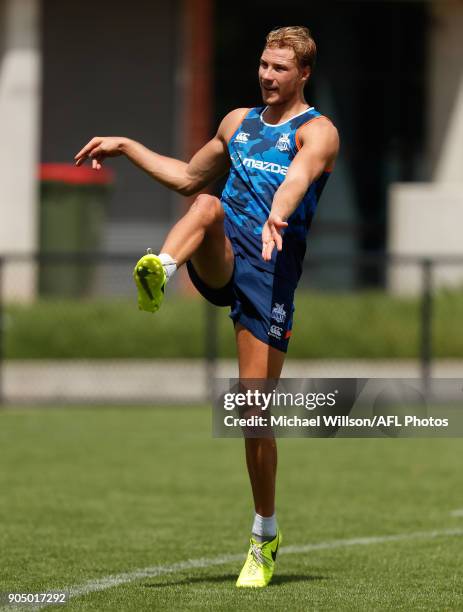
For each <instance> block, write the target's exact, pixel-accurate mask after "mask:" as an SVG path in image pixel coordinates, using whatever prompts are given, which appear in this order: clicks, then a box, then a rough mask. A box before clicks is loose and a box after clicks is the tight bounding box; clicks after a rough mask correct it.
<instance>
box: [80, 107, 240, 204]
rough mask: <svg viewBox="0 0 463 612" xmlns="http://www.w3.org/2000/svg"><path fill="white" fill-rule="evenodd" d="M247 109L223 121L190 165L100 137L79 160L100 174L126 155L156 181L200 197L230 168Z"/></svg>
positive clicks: (119, 139) (120, 139)
mask: <svg viewBox="0 0 463 612" xmlns="http://www.w3.org/2000/svg"><path fill="white" fill-rule="evenodd" d="M246 111H247V109H243V108H239V109H236V110H234V111H231V112H230V113H228V115H227V116H226V117H225V118H224V119H223V120H222V122H221V124H220V126H219V129H218V130H217V133H216V135H215V136H214V138H212V139H211V140H210V141H209V142H208V143H207V144H205V145H204V146H203V147H202V148H201V149H200V150H199V151H198V152H197V153H196V154H195V155H194V156H193V157H192V158H191V160H190V161H189V162H188V163H186V162H183V161H180V160H178V159H174V158H172V157H166V156H164V155H159V153H155V152H154V151H151V150H150V149H148V148H146V147H145V146H144V145H142V144H140V143H139V142H136V141H135V140H130V139H129V138H123V137H120V136H104V137H100V136H97V137H95V138H92V140H91V141H90V142H89V143H88V144H87V145H85V147H84V148H83V149H81V150H80V151H79V153H77V155H76V156H75V158H74V159H75V163H76V165H77V166H80V165H81V164H83V163H84V162H85V160H86V159H91V160H92V167H93V168H94V169H95V170H99V169H100V168H101V165H102V163H103V161H104V160H105V159H106V158H107V157H117V156H119V155H125V156H126V157H127V158H128V159H129V160H130V161H131V162H132V163H134V164H135V165H136V166H138V167H139V168H141V169H142V170H144V171H145V172H147V173H148V174H149V175H150V176H151V177H152V178H154V179H155V180H156V181H158V182H159V183H161V184H162V185H164V186H165V187H168V188H169V189H173V190H174V191H177V192H178V193H181V194H182V195H186V196H189V195H193V194H195V193H198V192H199V191H201V189H203V188H204V187H206V185H208V184H209V183H211V182H213V181H214V180H216V179H217V178H219V177H220V176H222V175H223V174H224V173H225V172H227V170H228V168H229V157H228V149H227V145H228V141H229V140H230V138H231V136H232V135H233V133H234V132H235V130H236V128H237V127H238V125H239V124H240V123H241V121H242V119H243V117H244V115H245V113H246Z"/></svg>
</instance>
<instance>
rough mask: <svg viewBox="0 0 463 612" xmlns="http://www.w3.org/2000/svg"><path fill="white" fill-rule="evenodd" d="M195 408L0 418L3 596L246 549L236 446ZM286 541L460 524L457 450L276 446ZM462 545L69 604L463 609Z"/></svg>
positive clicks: (179, 583) (385, 548) (440, 540)
mask: <svg viewBox="0 0 463 612" xmlns="http://www.w3.org/2000/svg"><path fill="white" fill-rule="evenodd" d="M210 426H211V420H210V413H209V409H207V408H187V407H179V408H158V409H137V408H126V409H110V408H102V409H99V410H96V409H83V408H82V409H65V410H42V409H40V410H39V409H33V410H26V409H11V410H4V411H2V412H1V413H0V464H1V469H0V490H1V492H2V495H1V497H0V524H1V526H2V528H1V530H0V567H1V576H0V592H2V591H3V592H5V591H10V590H11V591H21V592H25V591H27V592H29V591H42V590H44V589H56V588H59V587H63V586H66V585H81V584H82V583H85V582H86V581H87V580H95V579H97V578H101V577H105V576H108V575H110V574H118V573H121V572H130V571H133V570H135V569H138V568H144V567H148V566H155V565H169V564H172V563H175V562H179V561H183V560H186V559H189V558H194V559H195V558H199V557H208V558H209V557H215V556H218V555H224V554H234V553H242V554H243V558H244V554H245V552H246V548H247V536H248V531H249V527H250V521H251V518H252V513H251V503H250V493H249V486H248V483H247V476H246V473H245V469H244V461H243V449H242V441H241V440H220V439H212V438H211V435H210ZM279 449H280V456H279V483H278V513H279V519H280V524H281V526H282V528H283V532H284V537H285V541H284V546H287V545H301V544H306V543H317V542H325V541H332V540H338V539H346V538H354V537H365V536H376V535H390V534H409V533H413V532H417V531H426V532H427V531H431V530H441V529H445V528H462V529H463V519H462V518H458V517H452V516H451V515H450V512H451V511H452V510H455V509H457V508H462V507H463V494H462V491H461V473H462V467H463V454H462V450H463V441H462V440H451V439H446V440H437V439H434V440H411V439H408V440H407V439H405V440H404V439H401V440H391V439H387V440H383V439H371V440H367V439H364V440H353V439H326V440H320V439H310V440H308V439H305V440H296V439H287V440H280V441H279ZM462 543H463V539H462V536H453V537H452V536H443V537H437V538H434V539H431V538H429V539H427V538H422V539H416V540H402V541H400V540H398V541H391V542H384V543H377V544H370V545H368V546H361V545H358V546H349V547H342V546H340V547H334V548H331V549H330V548H328V549H323V550H314V551H312V552H310V553H307V554H286V555H285V554H282V555H281V556H280V558H279V560H278V563H277V572H276V576H275V580H274V583H273V585H271V586H270V587H269V588H267V589H265V590H262V591H257V592H255V591H247V590H244V591H243V590H237V589H236V588H235V586H234V582H235V580H236V576H237V573H238V571H239V569H240V565H241V562H239V561H233V562H230V563H225V564H223V565H217V566H212V567H205V568H202V569H201V568H199V569H190V570H188V571H186V570H183V571H178V572H175V573H170V574H166V575H164V576H157V577H151V578H145V579H140V580H135V581H133V582H130V583H127V584H123V585H120V586H117V587H115V588H111V589H108V590H104V591H101V592H96V593H90V594H88V595H84V596H81V597H77V598H75V599H73V600H71V603H70V604H68V605H67V606H66V610H69V611H73V610H98V611H106V610H108V611H109V610H116V609H117V610H134V611H135V610H136V611H140V610H185V609H197V610H214V611H215V610H253V611H255V610H256V609H267V610H282V609H288V610H308V609H316V610H335V609H336V610H338V609H342V610H397V609H399V610H461V609H462V608H463V581H462V567H463V563H462V561H463V553H462V550H463V547H462Z"/></svg>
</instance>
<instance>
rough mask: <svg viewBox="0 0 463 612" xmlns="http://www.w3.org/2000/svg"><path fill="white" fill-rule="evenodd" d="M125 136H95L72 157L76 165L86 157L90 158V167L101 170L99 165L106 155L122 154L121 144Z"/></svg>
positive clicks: (125, 139) (122, 144) (124, 140)
mask: <svg viewBox="0 0 463 612" xmlns="http://www.w3.org/2000/svg"><path fill="white" fill-rule="evenodd" d="M126 141H127V138H123V137H121V136H95V138H92V140H91V141H90V142H89V143H88V144H86V145H85V147H84V148H83V149H81V150H80V151H79V152H78V153H77V155H76V156H75V157H74V159H75V162H76V166H80V165H82V164H83V163H84V162H85V160H86V159H91V160H92V168H93V169H94V170H101V165H102V163H103V161H104V160H105V159H106V158H107V157H117V156H118V155H122V154H123V146H124V143H125V142H126Z"/></svg>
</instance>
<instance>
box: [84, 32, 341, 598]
mask: <svg viewBox="0 0 463 612" xmlns="http://www.w3.org/2000/svg"><path fill="white" fill-rule="evenodd" d="M315 56H316V46H315V42H314V41H313V39H312V37H311V34H310V32H309V30H308V29H307V28H304V27H299V26H293V27H284V28H279V29H276V30H273V31H272V32H270V33H269V34H268V36H267V38H266V45H265V48H264V51H263V53H262V56H261V58H260V65H259V84H260V88H261V91H262V98H263V102H264V106H262V107H260V108H251V109H249V108H238V109H236V110H233V111H231V112H230V113H229V114H228V115H227V116H226V117H225V118H224V119H223V121H222V122H221V124H220V126H219V128H218V131H217V133H216V135H215V136H214V138H212V140H210V141H209V142H208V143H207V144H206V145H205V146H203V147H202V149H200V150H199V151H198V152H197V153H196V154H195V155H194V156H193V158H192V159H191V160H190V161H189V162H188V163H185V162H182V161H179V160H177V159H172V158H168V157H164V156H162V155H159V154H158V153H154V152H153V151H150V150H149V149H147V148H145V147H144V146H143V145H141V144H140V143H138V142H134V141H133V140H129V139H128V138H122V137H96V138H93V139H92V140H91V141H90V142H89V143H88V144H87V145H86V146H85V147H84V148H83V149H82V150H81V151H80V152H79V153H78V154H77V155H76V157H75V159H76V164H77V165H80V164H82V163H83V162H84V161H85V160H86V159H91V161H92V167H93V168H94V169H95V170H99V169H100V168H101V165H102V162H103V161H104V160H105V158H107V157H115V156H117V155H125V156H126V157H127V158H128V159H129V160H130V161H131V162H133V163H134V164H136V165H137V166H138V167H140V168H141V169H142V170H144V171H146V172H147V173H148V174H149V175H150V176H151V177H152V178H154V179H155V180H156V181H158V182H160V183H162V184H163V185H165V186H166V187H168V188H169V189H173V190H174V191H177V192H178V193H180V194H182V195H185V196H191V195H193V194H197V193H198V192H200V191H201V190H203V189H204V188H206V187H207V186H208V185H209V184H210V183H212V182H213V181H215V180H216V179H217V178H219V177H220V176H222V175H223V174H225V173H227V172H229V177H228V182H227V184H226V186H225V188H224V190H223V193H222V197H221V199H220V200H219V199H218V198H216V197H213V196H212V195H206V194H201V195H198V197H197V198H196V200H195V201H194V203H193V204H192V205H191V207H190V209H189V210H188V212H187V213H186V214H185V215H184V216H183V217H182V218H181V219H180V220H179V221H178V223H177V224H176V225H174V227H173V228H172V229H171V231H170V233H169V234H168V236H167V238H166V241H165V242H164V245H163V246H162V249H161V253H160V254H159V255H153V254H147V255H145V256H143V257H142V258H141V259H140V260H139V261H138V263H137V264H136V266H135V270H134V279H135V282H136V285H137V288H138V303H139V307H140V308H141V309H143V310H147V311H150V312H155V311H156V310H158V308H159V306H160V304H161V302H162V298H163V295H164V288H165V285H166V283H167V282H168V280H169V279H170V278H171V277H172V275H173V274H174V272H175V270H176V269H177V268H179V267H180V266H181V265H182V264H185V263H186V265H187V269H188V272H189V275H190V278H191V280H192V282H193V284H194V285H195V286H196V288H197V289H198V291H199V292H200V293H201V294H202V295H203V296H204V297H205V298H206V299H208V300H209V301H210V302H212V303H213V304H216V305H218V306H230V308H231V313H230V317H231V319H232V321H233V323H234V327H235V337H236V344H237V352H238V362H239V376H240V379H274V380H277V379H278V378H279V377H280V374H281V369H282V367H283V361H284V358H285V354H286V350H287V346H288V341H289V337H290V335H291V327H292V317H293V310H294V306H293V299H294V291H295V289H296V286H297V283H298V280H299V277H300V275H301V271H302V262H303V259H304V254H305V249H306V235H307V232H308V230H309V228H310V225H311V222H312V218H313V215H314V213H315V209H316V207H317V201H318V199H319V197H320V194H321V192H322V190H323V187H324V185H325V183H326V180H327V178H328V176H329V172H330V171H331V169H332V168H333V165H334V161H335V158H336V155H337V152H338V146H339V141H338V134H337V131H336V128H335V127H334V126H333V124H332V123H331V122H330V121H329V120H328V119H327V118H325V117H323V116H322V115H320V113H319V112H318V111H316V110H315V109H314V108H313V107H311V106H309V104H307V102H306V100H305V97H304V86H305V84H306V83H307V80H308V79H309V77H310V75H311V72H312V69H313V66H314V63H315ZM245 449H246V462H247V468H248V472H249V477H250V481H251V487H252V493H253V498H254V506H255V517H254V523H253V526H252V536H251V543H250V548H249V552H248V556H247V559H246V562H245V564H244V566H243V569H242V570H241V573H240V576H239V578H238V581H237V586H239V587H263V586H266V585H267V584H268V583H269V582H270V580H271V578H272V575H273V570H274V565H275V558H276V553H277V550H278V546H279V544H280V542H281V533H280V531H279V529H278V526H277V521H276V515H275V477H276V465H277V449H276V443H275V440H274V439H273V438H272V437H266V438H247V439H246V440H245Z"/></svg>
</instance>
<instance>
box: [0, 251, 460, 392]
mask: <svg viewBox="0 0 463 612" xmlns="http://www.w3.org/2000/svg"><path fill="white" fill-rule="evenodd" d="M138 256H139V254H126V253H124V254H120V253H112V254H109V253H85V254H83V253H79V254H70V253H59V254H58V253H56V254H35V255H17V254H11V255H3V256H1V257H0V403H1V402H3V401H4V400H5V395H4V372H3V369H4V368H3V365H4V363H5V358H6V357H7V355H6V352H5V346H6V335H7V334H8V329H7V325H6V323H5V322H6V317H5V314H6V310H5V302H6V300H5V280H6V274H5V271H6V268H7V266H10V265H14V264H28V263H30V264H35V265H37V266H38V267H39V269H40V268H42V269H44V268H45V267H46V266H48V265H53V266H57V265H59V266H63V265H72V266H76V267H79V266H97V267H98V266H100V267H101V266H103V267H105V266H113V267H114V266H124V267H125V266H132V265H133V262H134V261H136V259H137V257H138ZM345 266H350V267H353V268H354V269H360V268H362V267H365V266H373V267H377V268H378V269H383V270H391V269H396V270H397V269H398V268H401V267H404V266H413V267H415V268H418V269H419V270H420V273H419V274H420V282H419V303H420V308H419V314H417V317H419V320H418V321H417V324H419V330H420V331H419V355H418V356H417V359H418V360H419V364H420V372H421V377H422V379H423V382H424V385H425V388H426V386H427V385H428V384H429V380H430V378H431V372H432V363H433V358H434V347H433V318H434V292H435V286H436V271H438V270H439V269H440V268H441V267H448V266H450V267H452V268H455V267H461V269H462V281H461V285H460V287H463V257H460V256H458V257H457V256H453V257H451V256H439V257H417V256H396V255H389V254H385V253H380V254H374V255H371V254H355V255H350V256H346V255H312V254H311V255H310V256H309V257H308V258H307V260H306V262H305V266H304V274H303V277H302V279H301V286H302V287H304V286H311V285H310V277H311V271H313V270H318V271H320V270H322V269H326V268H327V267H328V268H331V269H332V268H333V267H337V268H339V269H342V268H343V267H345ZM91 284H92V287H93V288H92V289H91V290H89V292H90V294H91V295H93V293H94V292H95V287H96V291H97V293H98V291H99V289H98V283H95V281H93V283H91ZM132 293H133V291H132ZM204 304H205V306H204V309H203V311H202V312H203V315H202V316H203V317H204V336H203V342H202V355H203V363H204V376H205V380H206V389H209V390H210V389H212V388H213V387H214V378H215V376H216V373H217V360H218V315H217V309H216V308H215V307H213V306H211V305H210V304H208V303H207V302H204ZM459 324H460V321H455V326H457V325H459ZM456 329H457V327H456ZM461 358H462V359H463V355H462V356H461Z"/></svg>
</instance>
